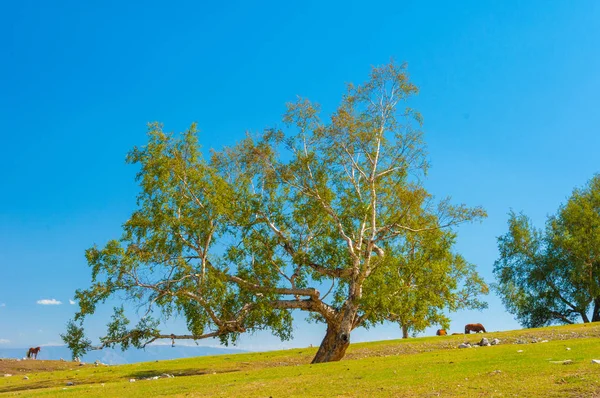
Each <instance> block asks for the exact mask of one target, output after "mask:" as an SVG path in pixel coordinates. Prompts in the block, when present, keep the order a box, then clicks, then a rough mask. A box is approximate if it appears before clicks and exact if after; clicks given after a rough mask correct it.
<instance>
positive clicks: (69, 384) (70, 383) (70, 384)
mask: <svg viewBox="0 0 600 398" xmlns="http://www.w3.org/2000/svg"><path fill="white" fill-rule="evenodd" d="M67 385H68V386H74V385H75V383H73V382H72V381H70V382H68V383H67Z"/></svg>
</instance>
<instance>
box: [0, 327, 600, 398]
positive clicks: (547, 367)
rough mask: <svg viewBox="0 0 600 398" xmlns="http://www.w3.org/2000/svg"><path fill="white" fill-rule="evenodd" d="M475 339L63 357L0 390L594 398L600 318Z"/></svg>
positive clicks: (598, 382)
mask: <svg viewBox="0 0 600 398" xmlns="http://www.w3.org/2000/svg"><path fill="white" fill-rule="evenodd" d="M482 337H484V335H459V336H445V337H425V338H418V339H407V340H393V341H379V342H372V343H361V344H353V345H351V346H350V349H349V350H348V354H347V355H346V358H345V359H344V360H342V361H340V362H335V363H326V364H320V365H310V360H311V358H312V356H313V355H314V353H315V352H316V348H307V349H294V350H286V351H272V352H265V353H247V354H236V355H222V356H212V357H200V358H187V359H180V360H172V361H158V362H147V363H139V364H133V365H120V366H98V367H95V366H91V365H86V366H76V364H74V363H71V362H68V363H62V365H61V366H63V368H62V369H52V367H51V366H47V368H46V369H45V371H39V369H38V371H37V372H34V371H33V370H34V369H31V370H32V372H30V373H27V375H28V379H27V380H25V379H23V375H22V374H20V375H17V374H16V373H15V375H14V376H10V377H4V378H2V377H0V395H5V394H7V395H13V394H14V393H18V394H19V396H33V395H35V396H54V395H56V394H61V395H62V394H70V395H71V396H77V397H79V396H90V397H92V396H97V397H103V396H120V397H123V396H131V397H148V396H156V395H165V396H193V397H203V396H221V397H230V396H240V397H242V396H244V397H261V396H262V397H265V396H267V397H268V396H273V397H281V396H297V397H300V396H323V397H325V396H326V397H330V396H344V397H362V396H367V395H369V396H408V397H410V396H415V397H422V396H457V397H458V396H461V397H465V396H467V397H470V396H485V397H488V396H540V397H547V396H560V397H565V396H577V397H581V396H600V364H596V363H593V362H592V360H593V359H599V360H600V324H598V323H595V324H586V325H570V326H562V327H551V328H541V329H527V330H518V331H510V332H494V333H487V334H486V335H485V337H487V338H489V339H491V338H498V339H500V340H501V343H500V344H499V345H496V346H491V347H477V348H471V349H458V348H457V346H458V345H459V344H460V343H462V342H464V341H468V342H471V343H476V342H478V341H479V340H480V339H481V338H482ZM544 341H546V342H544ZM534 342H536V343H534ZM566 360H567V361H566ZM565 361H566V362H565ZM31 362H37V363H38V364H43V363H44V362H48V365H51V364H50V363H49V362H50V361H21V362H19V363H16V362H15V363H14V364H13V365H14V366H16V367H17V368H18V367H20V372H27V369H26V366H28V365H29V364H30V363H31ZM0 364H2V365H0V366H3V368H2V370H0V371H8V370H10V368H9V367H7V366H5V365H6V363H5V361H3V362H0ZM17 364H18V365H17ZM38 364H36V365H38ZM59 364H61V363H60V362H59ZM59 364H57V365H59ZM38 366H41V365H38ZM65 366H66V367H67V368H66V369H64V367H65ZM172 376H174V377H172ZM70 383H72V384H73V385H67V384H70Z"/></svg>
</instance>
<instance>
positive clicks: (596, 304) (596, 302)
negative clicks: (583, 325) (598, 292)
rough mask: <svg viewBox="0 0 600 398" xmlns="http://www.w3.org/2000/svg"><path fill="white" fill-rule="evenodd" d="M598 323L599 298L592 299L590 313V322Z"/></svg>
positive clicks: (599, 315) (599, 311)
mask: <svg viewBox="0 0 600 398" xmlns="http://www.w3.org/2000/svg"><path fill="white" fill-rule="evenodd" d="M598 321H600V297H596V298H595V299H594V312H592V322H598Z"/></svg>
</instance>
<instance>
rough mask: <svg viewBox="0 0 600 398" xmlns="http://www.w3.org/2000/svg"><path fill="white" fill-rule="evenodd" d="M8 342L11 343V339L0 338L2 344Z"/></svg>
mask: <svg viewBox="0 0 600 398" xmlns="http://www.w3.org/2000/svg"><path fill="white" fill-rule="evenodd" d="M8 343H10V340H7V339H0V344H8Z"/></svg>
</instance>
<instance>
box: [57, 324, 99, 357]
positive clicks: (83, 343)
mask: <svg viewBox="0 0 600 398" xmlns="http://www.w3.org/2000/svg"><path fill="white" fill-rule="evenodd" d="M60 337H61V338H62V340H63V341H64V342H65V344H66V345H67V347H69V350H71V355H72V357H73V358H72V359H73V360H75V358H81V357H82V356H83V354H85V353H86V352H87V351H89V350H90V348H91V347H92V342H91V341H90V340H89V339H86V338H85V335H84V330H83V327H82V326H81V325H79V326H78V325H77V324H76V323H75V322H73V321H69V322H68V323H67V331H66V332H65V333H64V334H61V335H60Z"/></svg>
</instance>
